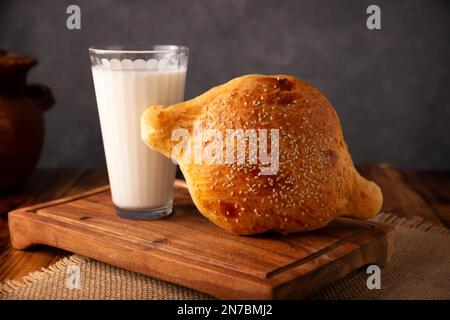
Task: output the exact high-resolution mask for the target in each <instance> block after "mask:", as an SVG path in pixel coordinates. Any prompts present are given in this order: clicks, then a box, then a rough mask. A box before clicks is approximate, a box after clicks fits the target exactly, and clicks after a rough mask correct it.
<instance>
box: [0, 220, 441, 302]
mask: <svg viewBox="0 0 450 320" xmlns="http://www.w3.org/2000/svg"><path fill="white" fill-rule="evenodd" d="M377 220H378V221H382V222H384V223H387V224H390V225H393V226H395V227H396V228H395V242H394V253H393V257H392V261H391V262H390V263H389V264H388V265H387V266H385V267H384V268H382V269H381V289H380V290H369V289H368V288H367V285H366V282H367V277H368V276H369V275H368V274H366V272H365V271H366V270H365V268H362V269H360V270H358V271H355V272H353V273H352V274H350V275H348V276H347V277H345V278H344V279H342V280H340V281H337V282H335V283H333V284H332V285H330V286H328V287H327V288H325V289H322V290H320V291H319V292H317V293H315V294H314V295H312V296H310V297H309V299H450V232H449V231H448V230H447V229H445V228H442V227H436V226H434V225H431V224H427V223H424V222H423V221H422V220H421V219H413V220H403V219H398V218H396V217H394V216H392V215H389V214H380V215H379V216H378V217H377ZM74 266H75V268H78V267H79V269H78V270H79V279H80V281H79V283H78V284H79V288H73V286H74V282H69V286H72V288H68V280H69V279H68V277H69V275H72V276H73V274H74V273H73V270H74V269H73V267H74ZM75 284H76V285H78V284H77V283H75ZM0 299H212V297H210V296H208V295H206V294H203V293H200V292H197V291H194V290H191V289H189V288H185V287H182V286H178V285H174V284H171V283H167V282H164V281H159V280H156V279H153V278H150V277H146V276H143V275H140V274H136V273H133V272H130V271H126V270H123V269H120V268H117V267H113V266H111V265H108V264H104V263H102V262H99V261H96V260H92V259H87V258H84V257H81V256H78V255H73V256H70V257H68V258H64V259H62V260H60V261H58V262H57V263H55V264H54V265H52V266H51V267H49V268H46V269H44V270H42V271H39V272H33V273H31V274H29V275H27V276H26V277H25V278H24V279H22V280H20V281H7V282H5V283H3V284H0Z"/></svg>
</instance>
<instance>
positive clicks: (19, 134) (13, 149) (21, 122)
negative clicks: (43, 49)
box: [0, 50, 54, 192]
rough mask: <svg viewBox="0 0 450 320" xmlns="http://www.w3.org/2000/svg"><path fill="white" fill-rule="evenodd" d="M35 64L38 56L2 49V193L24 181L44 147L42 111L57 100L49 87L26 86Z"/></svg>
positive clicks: (0, 81)
mask: <svg viewBox="0 0 450 320" xmlns="http://www.w3.org/2000/svg"><path fill="white" fill-rule="evenodd" d="M36 64H37V60H36V59H35V58H32V57H25V56H19V55H16V54H13V53H10V52H6V51H2V50H0V192H2V191H5V190H11V189H14V188H17V187H19V186H20V185H21V184H23V183H24V182H25V181H26V179H27V178H28V177H29V176H30V174H31V173H32V171H33V169H34V168H35V166H36V164H37V162H38V160H39V155H40V153H41V150H42V144H43V139H44V118H43V116H42V113H43V112H44V111H45V110H47V109H49V108H50V107H51V106H52V105H53V104H54V100H53V96H52V94H51V92H50V90H49V89H48V88H47V87H45V86H43V85H27V83H26V77H27V73H28V71H29V70H30V68H31V67H33V66H34V65H36Z"/></svg>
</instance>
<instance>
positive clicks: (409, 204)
mask: <svg viewBox="0 0 450 320" xmlns="http://www.w3.org/2000/svg"><path fill="white" fill-rule="evenodd" d="M357 168H358V170H359V171H360V172H361V174H362V175H363V176H365V177H367V178H369V179H371V180H374V181H375V182H376V183H377V184H378V185H380V187H381V188H382V190H383V194H384V197H385V198H384V204H383V209H382V210H383V211H385V212H390V213H393V214H395V215H397V216H401V217H405V218H413V217H415V216H420V217H423V218H424V219H425V222H432V223H435V224H437V225H441V226H442V225H446V226H447V227H450V223H449V221H450V194H449V193H450V172H449V171H399V170H396V169H395V168H394V167H392V166H390V165H386V164H376V165H358V166H357ZM106 183H108V178H107V173H106V169H103V168H101V169H55V168H49V169H38V170H36V171H35V173H34V174H33V176H32V177H31V179H30V180H29V181H28V183H27V184H26V185H25V186H24V187H23V188H22V189H20V190H17V191H14V192H10V193H7V194H0V216H1V219H0V281H4V280H6V279H20V278H21V277H23V276H25V275H26V274H28V273H29V272H32V271H37V270H39V269H41V268H43V267H47V266H49V265H50V264H52V263H54V262H55V261H57V260H59V259H60V258H61V257H63V256H66V255H69V254H71V253H69V252H66V251H63V250H60V249H55V248H52V247H48V246H37V247H33V248H32V249H29V250H27V251H20V250H14V249H12V247H11V244H10V237H9V231H8V223H7V220H6V219H7V215H6V213H7V212H8V211H10V210H14V209H17V208H20V207H24V206H29V205H33V204H36V203H40V202H44V201H49V200H54V199H57V198H60V197H64V196H68V195H73V194H76V193H79V192H83V191H86V190H89V189H92V188H95V187H98V186H101V185H104V184H106ZM420 208H422V209H420Z"/></svg>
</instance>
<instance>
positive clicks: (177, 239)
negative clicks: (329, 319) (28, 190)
mask: <svg viewBox="0 0 450 320" xmlns="http://www.w3.org/2000/svg"><path fill="white" fill-rule="evenodd" d="M174 197H175V200H174V209H175V213H174V214H173V215H171V216H169V217H167V218H164V219H160V220H153V221H133V220H125V219H121V218H119V217H118V216H116V215H115V213H114V208H113V204H112V201H111V194H110V190H109V187H108V186H105V187H101V188H97V189H94V190H92V191H89V192H85V193H82V194H79V195H77V196H71V197H67V198H63V199H60V200H56V201H52V202H47V203H42V204H39V205H36V206H32V207H28V208H23V209H19V210H16V211H12V212H10V213H9V229H10V234H11V242H12V245H13V247H14V248H16V249H26V248H28V247H30V246H32V245H34V244H45V245H49V246H54V247H58V248H62V249H65V250H68V251H71V252H75V253H78V254H80V255H83V256H87V257H90V258H93V259H97V260H99V261H102V262H106V263H109V264H112V265H115V266H118V267H122V268H124V269H127V270H131V271H134V272H138V273H142V274H145V275H148V276H151V277H154V278H158V279H161V280H166V281H169V282H173V283H177V284H180V285H183V286H186V287H190V288H193V289H196V290H199V291H203V292H205V293H209V294H211V295H213V296H215V297H218V298H223V299H283V298H301V297H304V296H306V295H308V294H310V293H312V292H314V291H316V290H318V289H320V288H322V287H324V286H326V285H328V284H330V283H331V282H333V281H336V280H338V279H340V278H342V277H344V276H345V275H347V274H348V273H350V272H351V271H353V270H355V269H357V268H359V267H362V266H364V265H367V264H378V265H384V264H386V263H387V262H388V261H389V259H390V256H391V253H392V245H393V229H392V228H391V227H388V226H386V225H382V224H378V223H373V222H359V221H353V220H349V219H338V220H336V221H334V222H333V223H331V224H330V225H329V226H327V227H325V228H323V229H320V230H317V231H314V232H307V233H300V234H292V235H289V236H283V235H280V234H274V233H271V234H264V235H258V236H238V235H234V234H230V233H228V232H226V231H224V230H222V229H220V228H219V227H217V226H215V225H214V224H212V223H211V222H209V221H208V220H207V219H206V218H204V217H203V216H202V215H201V214H200V213H199V212H198V211H197V209H196V208H195V206H194V205H193V203H192V200H191V198H190V196H189V192H188V191H187V189H186V187H185V185H184V183H183V182H181V181H177V182H176V184H175V196H174Z"/></svg>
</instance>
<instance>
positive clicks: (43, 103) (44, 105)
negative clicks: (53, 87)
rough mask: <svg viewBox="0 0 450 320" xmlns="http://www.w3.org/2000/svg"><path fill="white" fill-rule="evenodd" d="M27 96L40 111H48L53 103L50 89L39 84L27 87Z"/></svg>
mask: <svg viewBox="0 0 450 320" xmlns="http://www.w3.org/2000/svg"><path fill="white" fill-rule="evenodd" d="M27 95H28V97H29V98H30V99H31V100H33V101H34V103H36V105H37V106H38V107H39V108H40V109H41V110H42V111H46V110H48V109H50V108H51V107H52V106H53V104H54V103H55V99H54V98H53V94H52V92H51V91H50V89H49V88H48V87H46V86H44V85H41V84H31V85H28V86H27Z"/></svg>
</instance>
